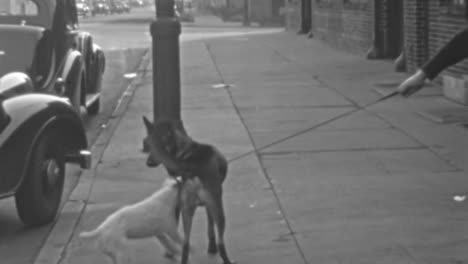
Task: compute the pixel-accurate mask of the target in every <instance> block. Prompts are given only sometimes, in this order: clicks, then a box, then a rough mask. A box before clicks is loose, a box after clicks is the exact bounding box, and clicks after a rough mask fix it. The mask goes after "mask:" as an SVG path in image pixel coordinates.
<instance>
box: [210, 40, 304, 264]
mask: <svg viewBox="0 0 468 264" xmlns="http://www.w3.org/2000/svg"><path fill="white" fill-rule="evenodd" d="M203 43H204V44H205V48H206V50H207V52H208V54H209V56H210V58H211V61H212V63H213V65H214V66H215V68H216V72H217V74H218V76H219V78H220V79H221V81H222V82H223V83H225V79H224V76H223V74H222V72H221V69H220V68H219V66H218V63H217V62H216V59H215V57H214V55H213V52H212V51H211V48H210V45H209V43H207V42H206V41H203ZM224 90H225V91H226V93H227V95H228V96H229V100H230V101H231V105H232V107H233V108H234V110H235V111H236V114H237V116H238V118H239V119H240V121H241V123H242V126H243V127H244V129H245V131H246V132H247V135H248V137H249V141H250V144H252V146H253V148H254V150H253V151H250V153H251V154H254V155H255V157H256V159H257V162H258V163H259V165H260V168H261V170H262V174H263V177H265V179H266V180H267V182H268V185H269V186H270V189H271V191H272V193H273V196H274V197H275V200H276V204H277V206H278V209H279V211H280V212H281V215H282V217H283V219H284V221H285V223H286V226H287V228H288V230H289V232H288V235H290V236H291V237H292V239H293V241H294V244H295V246H296V249H297V251H298V252H299V255H300V257H301V259H302V261H303V262H304V264H309V262H308V261H307V258H306V256H305V253H304V251H303V249H302V247H301V245H300V243H299V241H298V239H297V237H296V232H295V231H294V230H293V228H292V224H291V223H290V221H289V219H288V217H287V215H286V212H285V210H284V208H283V205H282V204H281V200H280V198H279V195H278V193H277V191H276V189H275V186H274V185H273V182H272V179H271V178H270V177H269V176H268V174H267V171H266V169H265V166H264V165H263V162H262V160H261V157H260V153H259V152H258V151H257V147H256V146H255V142H254V141H253V137H252V134H251V133H250V131H249V128H248V127H247V125H246V123H245V120H244V118H243V117H242V115H241V113H240V110H239V108H238V107H237V105H236V104H235V102H234V98H233V96H232V93H231V91H230V90H229V87H226V88H225V89H224ZM228 162H230V161H228Z"/></svg>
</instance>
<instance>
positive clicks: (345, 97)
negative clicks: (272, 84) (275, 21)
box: [256, 41, 359, 108]
mask: <svg viewBox="0 0 468 264" xmlns="http://www.w3.org/2000/svg"><path fill="white" fill-rule="evenodd" d="M256 42H257V43H259V41H256ZM261 45H265V46H267V47H268V48H270V49H271V50H272V51H273V53H275V54H276V55H277V56H278V57H281V58H283V59H284V60H286V61H288V62H291V63H294V64H296V65H297V67H298V68H299V69H301V71H302V72H303V73H306V74H309V75H310V72H309V71H308V70H306V69H305V68H304V66H303V65H302V64H300V63H298V62H296V61H294V60H293V59H291V58H289V57H288V56H286V55H284V54H282V53H281V52H279V51H278V50H277V49H275V48H273V47H272V46H271V45H268V44H266V43H261ZM312 79H313V80H316V81H318V82H319V83H320V84H322V85H323V86H324V87H325V88H328V89H330V90H332V91H334V92H335V93H337V94H338V95H340V96H342V97H343V98H344V99H345V100H346V101H348V102H349V103H350V104H352V105H353V106H354V107H358V108H359V104H358V103H357V102H355V101H354V100H353V99H351V98H350V97H349V96H347V95H346V94H344V93H343V92H341V91H340V90H338V89H336V88H335V87H333V86H330V85H329V84H327V83H326V82H325V81H323V80H321V79H320V78H319V77H318V76H317V75H312Z"/></svg>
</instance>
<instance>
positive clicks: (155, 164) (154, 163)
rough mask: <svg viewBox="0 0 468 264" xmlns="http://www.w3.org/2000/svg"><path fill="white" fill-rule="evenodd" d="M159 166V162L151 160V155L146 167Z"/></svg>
mask: <svg viewBox="0 0 468 264" xmlns="http://www.w3.org/2000/svg"><path fill="white" fill-rule="evenodd" d="M160 164H161V162H159V161H157V160H155V159H153V157H151V155H149V156H148V159H147V160H146V166H148V167H150V168H155V167H158V166H159V165H160Z"/></svg>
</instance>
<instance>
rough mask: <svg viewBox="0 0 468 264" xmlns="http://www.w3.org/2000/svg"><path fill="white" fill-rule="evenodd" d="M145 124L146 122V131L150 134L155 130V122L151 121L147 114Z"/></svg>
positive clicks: (144, 119)
mask: <svg viewBox="0 0 468 264" xmlns="http://www.w3.org/2000/svg"><path fill="white" fill-rule="evenodd" d="M143 124H145V127H146V131H147V132H148V134H150V132H151V131H152V130H153V123H151V121H149V120H148V118H146V116H143Z"/></svg>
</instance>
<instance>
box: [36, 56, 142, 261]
mask: <svg viewBox="0 0 468 264" xmlns="http://www.w3.org/2000/svg"><path fill="white" fill-rule="evenodd" d="M150 55H151V52H150V49H146V51H145V53H144V54H143V56H142V58H141V60H140V63H139V66H138V69H140V68H142V67H143V68H145V69H144V70H143V71H141V75H140V76H139V78H138V79H143V78H144V77H145V76H146V73H147V69H146V68H147V67H148V65H149V58H150ZM145 64H146V65H145ZM140 86H141V82H138V81H137V79H135V80H134V81H132V82H131V83H130V84H129V85H128V87H127V88H126V89H125V91H124V93H122V95H121V97H120V98H119V101H120V102H119V103H118V104H117V105H116V107H115V108H114V110H113V112H112V113H111V115H110V117H109V120H110V122H112V119H114V121H113V123H114V124H113V127H111V130H110V132H108V133H104V131H103V130H101V131H100V132H99V136H98V137H97V138H96V140H95V141H94V142H93V145H92V147H91V148H92V149H98V150H97V152H98V153H99V155H98V158H97V161H96V162H95V165H94V166H93V168H92V169H91V170H87V171H85V172H84V173H81V175H80V176H79V177H80V179H79V180H78V183H77V184H76V185H75V187H74V189H73V190H72V191H71V192H70V197H68V198H67V201H66V202H65V203H64V206H63V207H62V208H61V211H60V213H59V215H58V216H57V219H56V221H55V222H54V223H53V227H52V228H51V230H50V232H49V234H48V235H47V237H46V238H45V239H44V243H43V245H42V247H41V248H40V250H39V251H38V253H37V254H36V256H35V257H34V262H33V263H34V264H43V263H44V264H52V263H51V262H50V261H53V263H54V264H60V263H62V261H63V260H64V258H65V257H66V253H67V249H68V247H69V245H70V242H71V240H72V239H73V235H74V233H75V231H76V228H77V227H78V225H79V223H80V220H81V218H82V216H83V214H84V212H85V211H86V208H87V204H88V199H89V196H90V195H91V190H92V188H93V185H94V181H95V176H96V170H97V168H98V167H99V164H100V160H101V158H102V156H103V155H104V152H105V150H106V148H107V146H108V145H109V143H110V141H111V138H112V136H113V135H114V133H115V131H116V129H117V127H118V125H119V123H120V121H121V119H122V118H123V114H120V115H119V116H116V115H115V113H119V112H121V108H125V109H127V108H128V107H129V105H130V103H131V101H132V99H133V96H134V95H135V91H136V89H137V88H138V87H140ZM129 94H130V95H129ZM124 101H125V103H124ZM124 112H125V111H124ZM112 117H113V118H112ZM110 122H108V123H110ZM100 137H107V139H106V140H105V143H102V142H101V141H100V140H99V138H100ZM98 142H101V143H100V144H96V143H98ZM85 175H89V176H88V177H84V176H85ZM83 180H89V181H91V182H90V183H89V186H88V187H87V190H86V194H85V198H82V199H71V196H72V195H73V193H74V192H75V191H76V189H77V187H78V186H79V184H80V183H81V182H82V181H83ZM69 202H70V203H73V204H76V203H82V204H81V206H80V209H79V213H78V216H77V217H75V218H74V219H73V220H71V221H74V223H73V227H72V228H71V232H70V233H69V234H67V235H68V238H67V239H66V242H65V243H64V244H63V245H61V246H60V247H59V246H57V245H51V244H52V242H53V241H52V242H49V239H50V237H51V235H52V234H53V232H54V230H55V228H56V226H57V224H58V222H59V221H60V216H61V213H62V212H63V210H64V209H65V206H66V204H67V203H69ZM47 246H49V247H53V248H60V249H59V251H60V252H59V254H58V256H56V255H54V256H46V257H44V256H42V253H43V251H44V250H46V247H47ZM43 258H45V259H46V260H44V259H43ZM46 261H47V262H46Z"/></svg>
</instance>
